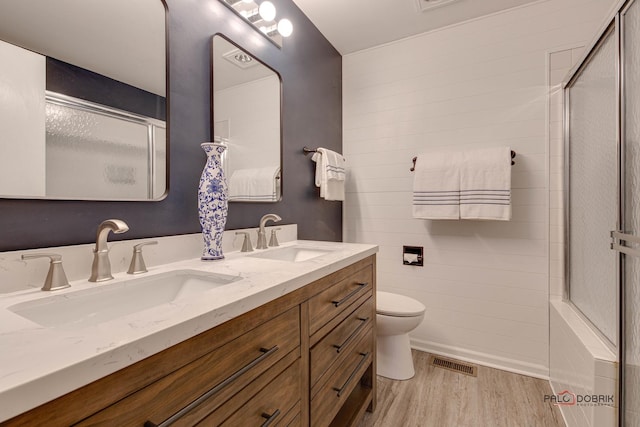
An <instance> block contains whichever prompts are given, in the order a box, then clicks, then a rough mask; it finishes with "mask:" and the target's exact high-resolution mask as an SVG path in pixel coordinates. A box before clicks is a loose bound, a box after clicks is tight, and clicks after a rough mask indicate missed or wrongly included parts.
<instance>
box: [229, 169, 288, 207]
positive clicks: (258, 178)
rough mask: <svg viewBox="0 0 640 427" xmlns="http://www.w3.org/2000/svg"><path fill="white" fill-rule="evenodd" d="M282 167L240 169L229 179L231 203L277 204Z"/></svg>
mask: <svg viewBox="0 0 640 427" xmlns="http://www.w3.org/2000/svg"><path fill="white" fill-rule="evenodd" d="M279 176H280V167H279V166H270V167H264V168H251V169H238V170H235V171H234V172H233V173H232V174H231V178H229V201H235V202H277V201H278V188H277V187H278V185H279V179H278V178H279Z"/></svg>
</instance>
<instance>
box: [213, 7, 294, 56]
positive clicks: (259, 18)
mask: <svg viewBox="0 0 640 427" xmlns="http://www.w3.org/2000/svg"><path fill="white" fill-rule="evenodd" d="M220 2H222V3H223V4H224V5H225V6H227V7H229V8H230V9H231V10H233V11H234V12H235V13H237V14H238V15H240V16H242V17H243V18H244V19H246V20H247V21H248V22H249V23H251V24H253V26H254V27H255V28H256V29H257V30H259V31H260V32H262V33H263V34H265V35H266V36H267V37H268V38H269V39H270V40H272V41H273V42H274V43H275V44H276V45H278V46H281V41H282V37H289V36H290V35H291V34H292V33H293V24H292V23H291V21H290V20H289V19H286V18H284V19H280V20H276V15H277V11H276V7H275V5H274V4H273V3H272V2H270V1H269V0H264V1H261V0H220Z"/></svg>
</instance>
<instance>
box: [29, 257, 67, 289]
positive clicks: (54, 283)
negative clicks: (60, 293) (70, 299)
mask: <svg viewBox="0 0 640 427" xmlns="http://www.w3.org/2000/svg"><path fill="white" fill-rule="evenodd" d="M34 258H49V259H50V260H51V262H50V264H49V272H48V273H47V277H46V279H44V285H43V286H42V288H41V289H42V290H43V291H57V290H58V289H64V288H68V287H69V286H71V285H70V284H69V280H67V275H66V274H65V273H64V268H63V267H62V255H59V254H45V253H35V254H23V255H22V259H23V260H27V259H34Z"/></svg>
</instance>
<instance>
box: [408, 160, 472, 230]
mask: <svg viewBox="0 0 640 427" xmlns="http://www.w3.org/2000/svg"><path fill="white" fill-rule="evenodd" d="M460 160H461V156H460V154H459V153H456V152H450V151H433V152H429V153H422V154H419V155H418V159H417V160H416V167H415V172H414V176H413V217H414V218H423V219H460Z"/></svg>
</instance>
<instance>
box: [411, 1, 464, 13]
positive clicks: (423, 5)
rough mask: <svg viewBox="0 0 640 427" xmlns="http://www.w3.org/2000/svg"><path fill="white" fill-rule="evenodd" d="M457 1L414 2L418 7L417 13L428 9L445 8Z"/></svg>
mask: <svg viewBox="0 0 640 427" xmlns="http://www.w3.org/2000/svg"><path fill="white" fill-rule="evenodd" d="M456 1H458V0H416V5H417V6H418V12H426V11H427V10H430V9H435V8H437V7H442V6H446V5H448V4H451V3H453V2H456Z"/></svg>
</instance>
